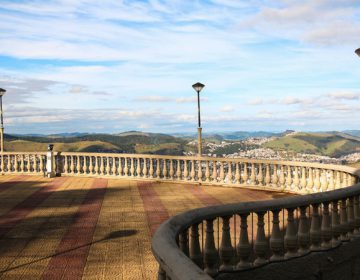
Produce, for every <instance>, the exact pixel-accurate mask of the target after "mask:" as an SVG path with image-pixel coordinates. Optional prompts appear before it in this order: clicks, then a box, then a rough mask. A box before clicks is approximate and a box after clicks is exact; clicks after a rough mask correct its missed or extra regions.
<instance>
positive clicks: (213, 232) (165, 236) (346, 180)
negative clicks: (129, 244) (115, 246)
mask: <svg viewBox="0 0 360 280" xmlns="http://www.w3.org/2000/svg"><path fill="white" fill-rule="evenodd" d="M213 161H216V165H218V164H219V165H220V169H219V170H217V171H219V172H220V173H218V175H220V174H226V171H225V168H224V166H225V164H224V162H226V163H228V164H229V166H228V167H227V171H228V172H229V169H230V168H231V167H233V164H235V168H236V169H235V170H237V168H239V169H240V170H241V171H238V173H240V176H239V175H238V177H237V178H235V180H240V183H242V182H243V181H241V180H244V182H245V183H246V182H250V183H255V185H259V184H260V185H261V186H263V185H272V186H273V187H274V188H275V189H278V190H285V191H287V190H294V189H295V191H297V192H299V193H313V194H308V195H301V196H293V197H287V198H282V199H275V200H269V201H255V202H244V203H237V204H231V205H220V206H213V207H206V208H201V209H195V210H191V211H188V212H185V213H181V214H179V215H177V216H175V217H173V218H171V219H169V220H168V221H166V222H165V223H163V224H162V225H161V226H160V228H159V229H158V231H157V232H156V233H155V235H154V237H153V241H152V250H153V253H154V256H155V257H156V259H157V261H158V262H159V265H160V269H159V277H158V279H212V278H219V279H238V278H236V277H235V276H234V275H236V276H238V277H240V276H241V274H239V273H240V272H242V271H249V270H251V269H253V268H259V267H263V266H265V265H267V264H270V263H279V262H283V261H285V260H286V261H291V260H292V259H296V260H297V261H298V262H299V258H302V257H304V256H307V255H309V253H310V252H329V250H330V251H331V250H333V249H334V248H338V247H339V246H340V245H342V244H343V243H344V242H352V241H353V240H360V205H359V199H360V197H359V196H360V184H358V183H359V182H360V180H359V176H360V172H359V171H357V170H356V169H354V168H350V167H343V166H329V165H321V164H308V163H307V164H304V163H288V162H268V161H262V162H259V161H246V162H242V163H239V162H237V161H234V160H231V161H225V160H222V159H213ZM230 163H231V164H230ZM214 164H215V163H214ZM205 165H206V163H205ZM249 165H250V166H251V167H250V168H249V167H248V166H249ZM214 166H215V165H214ZM230 166H231V167H230ZM244 166H247V168H246V167H244ZM260 166H261V167H260ZM236 173H237V172H236V171H235V174H236ZM259 174H260V176H259ZM232 175H233V173H230V175H229V178H232V177H231V176H232ZM224 176H225V175H222V176H221V175H220V177H221V178H224ZM217 179H218V178H217ZM232 183H235V184H236V183H239V182H238V181H235V182H234V181H232ZM358 243H359V242H358V241H357V244H358ZM351 248H352V246H349V248H348V249H347V250H348V251H349V253H351ZM345 255H346V254H344V253H342V254H341V255H340V258H345ZM358 255H360V252H358ZM357 257H360V256H357ZM352 258H353V257H352ZM329 259H330V261H331V260H332V259H331V258H329ZM338 262H339V263H341V262H344V260H339V261H338ZM283 269H284V268H282V270H283ZM350 269H351V268H350ZM316 270H318V268H316ZM271 272H272V274H274V277H275V276H276V277H278V278H277V279H289V278H279V277H280V275H284V273H280V272H281V271H280V270H278V273H276V270H275V268H274V267H272V270H271ZM235 273H238V274H235ZM297 273H298V274H297V275H298V276H299V277H300V276H301V275H305V274H306V271H298V272H297ZM310 273H315V272H314V271H310ZM317 273H320V274H321V273H323V271H321V272H319V271H317ZM224 275H226V277H225V276H224ZM358 276H359V274H357V276H355V278H351V279H358V278H356V277H358ZM287 277H288V276H287ZM311 277H314V275H310V276H309V278H306V277H304V278H302V279H315V278H311ZM240 278H241V277H240ZM265 278H266V277H265ZM265 278H264V277H263V278H261V279H265ZM241 279H243V278H241ZM246 279H247V278H246ZM266 279H267V278H266ZM269 279H270V278H269ZM271 279H273V278H271ZM274 279H275V278H274ZM297 279H300V278H297ZM316 279H317V278H316ZM319 279H320V278H319ZM321 279H323V278H321ZM324 279H325V278H324Z"/></svg>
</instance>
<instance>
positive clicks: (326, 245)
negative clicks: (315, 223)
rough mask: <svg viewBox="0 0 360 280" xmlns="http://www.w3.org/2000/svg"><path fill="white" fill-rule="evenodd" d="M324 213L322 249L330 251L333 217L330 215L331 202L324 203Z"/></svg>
mask: <svg viewBox="0 0 360 280" xmlns="http://www.w3.org/2000/svg"><path fill="white" fill-rule="evenodd" d="M323 205H324V207H323V213H322V220H321V237H322V243H321V248H323V249H330V248H331V220H330V219H331V217H330V213H329V202H324V203H323Z"/></svg>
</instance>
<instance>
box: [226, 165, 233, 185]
mask: <svg viewBox="0 0 360 280" xmlns="http://www.w3.org/2000/svg"><path fill="white" fill-rule="evenodd" d="M227 180H228V183H229V184H232V181H233V174H232V162H231V161H228V173H227Z"/></svg>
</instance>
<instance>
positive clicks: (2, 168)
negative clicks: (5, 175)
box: [1, 155, 5, 172]
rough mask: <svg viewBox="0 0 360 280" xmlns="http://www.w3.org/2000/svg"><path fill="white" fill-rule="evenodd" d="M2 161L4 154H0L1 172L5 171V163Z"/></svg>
mask: <svg viewBox="0 0 360 280" xmlns="http://www.w3.org/2000/svg"><path fill="white" fill-rule="evenodd" d="M4 161H5V156H4V155H2V156H1V171H2V172H4V171H5V170H4V168H5V163H4Z"/></svg>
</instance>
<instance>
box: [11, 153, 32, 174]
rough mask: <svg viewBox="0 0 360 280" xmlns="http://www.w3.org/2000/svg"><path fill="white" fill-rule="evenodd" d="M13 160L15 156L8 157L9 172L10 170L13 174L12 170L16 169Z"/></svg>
mask: <svg viewBox="0 0 360 280" xmlns="http://www.w3.org/2000/svg"><path fill="white" fill-rule="evenodd" d="M34 156H35V155H34ZM12 158H15V156H11V155H9V156H8V170H9V172H12V170H13V168H14V163H13V161H12ZM34 172H36V170H34Z"/></svg>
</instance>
